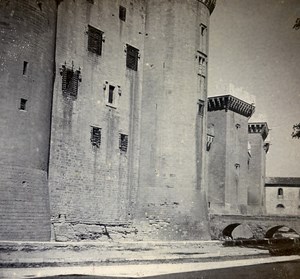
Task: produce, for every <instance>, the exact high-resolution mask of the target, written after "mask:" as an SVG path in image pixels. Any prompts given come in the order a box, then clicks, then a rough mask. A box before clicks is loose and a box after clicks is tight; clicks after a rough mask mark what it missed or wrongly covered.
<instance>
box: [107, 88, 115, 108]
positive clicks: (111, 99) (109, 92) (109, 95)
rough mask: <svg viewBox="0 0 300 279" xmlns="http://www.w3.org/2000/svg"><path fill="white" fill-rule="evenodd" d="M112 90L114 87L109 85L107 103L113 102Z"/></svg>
mask: <svg viewBox="0 0 300 279" xmlns="http://www.w3.org/2000/svg"><path fill="white" fill-rule="evenodd" d="M114 90H115V87H114V86H112V85H110V86H109V91H108V103H109V104H113V102H114Z"/></svg>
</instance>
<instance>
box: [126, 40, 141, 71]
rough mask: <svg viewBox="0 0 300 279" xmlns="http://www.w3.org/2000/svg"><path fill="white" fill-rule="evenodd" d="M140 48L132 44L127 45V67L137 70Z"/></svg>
mask: <svg viewBox="0 0 300 279" xmlns="http://www.w3.org/2000/svg"><path fill="white" fill-rule="evenodd" d="M138 58H139V50H138V49H137V48H135V47H133V46H131V45H127V55H126V67H127V68H129V69H132V70H134V71H137V69H138Z"/></svg>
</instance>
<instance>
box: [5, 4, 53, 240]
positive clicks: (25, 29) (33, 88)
mask: <svg viewBox="0 0 300 279" xmlns="http://www.w3.org/2000/svg"><path fill="white" fill-rule="evenodd" d="M56 5H57V4H56V1H55V0H45V1H36V0H27V1H18V0H11V1H1V2H0V17H1V23H0V34H1V41H0V60H1V63H0V84H1V102H0V123H1V124H0V126H1V133H0V158H1V160H0V178H1V183H0V184H1V186H0V187H1V189H0V191H1V193H0V212H1V215H0V216H1V221H0V239H1V240H49V239H50V217H49V201H48V199H49V198H48V188H47V171H48V154H49V142H50V140H49V135H50V114H51V102H52V86H53V69H54V52H55V26H56Z"/></svg>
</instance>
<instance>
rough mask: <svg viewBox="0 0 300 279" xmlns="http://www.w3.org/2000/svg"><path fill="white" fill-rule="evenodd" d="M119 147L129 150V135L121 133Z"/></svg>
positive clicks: (125, 150)
mask: <svg viewBox="0 0 300 279" xmlns="http://www.w3.org/2000/svg"><path fill="white" fill-rule="evenodd" d="M119 148H120V151H122V152H127V148H128V135H124V134H120V140H119Z"/></svg>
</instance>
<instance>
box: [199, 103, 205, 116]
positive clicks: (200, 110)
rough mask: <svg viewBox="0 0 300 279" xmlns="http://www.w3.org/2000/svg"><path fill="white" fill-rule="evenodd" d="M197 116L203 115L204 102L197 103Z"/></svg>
mask: <svg viewBox="0 0 300 279" xmlns="http://www.w3.org/2000/svg"><path fill="white" fill-rule="evenodd" d="M198 115H200V116H203V115H204V101H203V100H199V101H198Z"/></svg>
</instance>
